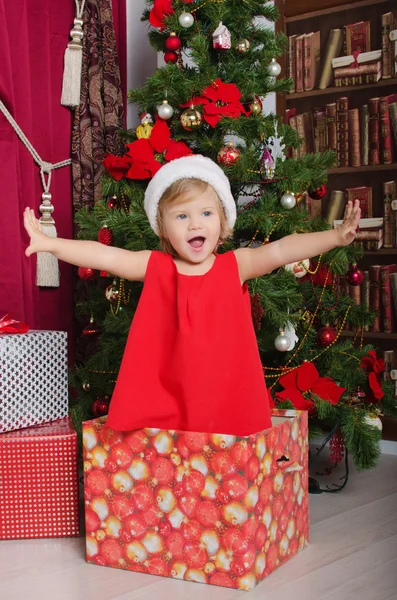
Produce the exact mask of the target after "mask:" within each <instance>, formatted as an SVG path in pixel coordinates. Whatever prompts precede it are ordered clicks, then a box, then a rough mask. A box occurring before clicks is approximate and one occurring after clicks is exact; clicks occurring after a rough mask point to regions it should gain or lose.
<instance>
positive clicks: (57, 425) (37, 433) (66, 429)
mask: <svg viewBox="0 0 397 600" xmlns="http://www.w3.org/2000/svg"><path fill="white" fill-rule="evenodd" d="M71 435H77V434H76V431H75V429H74V427H73V423H72V420H71V418H70V417H63V418H62V419H57V420H56V421H51V422H50V423H42V424H41V425H35V426H34V427H26V428H25V429H18V430H15V431H9V432H7V433H2V434H1V435H0V444H1V443H2V442H4V441H10V439H15V440H19V441H21V439H29V438H40V439H42V438H53V437H62V436H71Z"/></svg>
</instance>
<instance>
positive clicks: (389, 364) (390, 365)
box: [383, 350, 396, 381]
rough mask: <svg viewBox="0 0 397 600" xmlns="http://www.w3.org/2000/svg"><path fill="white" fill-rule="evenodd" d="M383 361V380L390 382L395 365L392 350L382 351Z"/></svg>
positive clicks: (394, 356)
mask: <svg viewBox="0 0 397 600" xmlns="http://www.w3.org/2000/svg"><path fill="white" fill-rule="evenodd" d="M383 361H384V363H385V370H384V371H383V379H384V381H390V380H391V372H392V371H393V369H394V366H395V363H396V355H395V352H394V350H384V351H383Z"/></svg>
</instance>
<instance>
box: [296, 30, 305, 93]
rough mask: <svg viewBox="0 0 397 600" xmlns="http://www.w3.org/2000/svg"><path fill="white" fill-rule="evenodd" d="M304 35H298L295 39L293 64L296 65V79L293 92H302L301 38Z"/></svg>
mask: <svg viewBox="0 0 397 600" xmlns="http://www.w3.org/2000/svg"><path fill="white" fill-rule="evenodd" d="M304 37H305V36H304V35H298V36H297V37H296V38H295V56H296V58H295V63H296V78H295V91H296V92H303V38H304Z"/></svg>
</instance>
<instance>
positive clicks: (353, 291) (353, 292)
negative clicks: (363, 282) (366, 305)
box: [349, 285, 361, 306]
mask: <svg viewBox="0 0 397 600" xmlns="http://www.w3.org/2000/svg"><path fill="white" fill-rule="evenodd" d="M349 296H350V298H351V299H352V300H353V302H354V304H356V305H357V306H360V304H361V286H359V285H349Z"/></svg>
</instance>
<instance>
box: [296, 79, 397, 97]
mask: <svg viewBox="0 0 397 600" xmlns="http://www.w3.org/2000/svg"><path fill="white" fill-rule="evenodd" d="M395 85H396V78H395V77H391V78H390V79H380V80H379V81H377V82H376V83H364V84H362V85H346V86H340V87H336V86H333V87H329V88H325V90H311V91H310V92H294V93H293V94H287V93H286V94H285V101H286V102H291V101H292V100H295V101H296V100H300V99H301V98H311V97H312V96H325V95H327V94H340V95H341V96H343V95H344V93H345V92H351V91H352V90H354V91H355V92H359V91H360V90H366V89H368V88H379V87H385V86H395Z"/></svg>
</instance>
